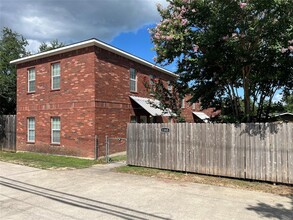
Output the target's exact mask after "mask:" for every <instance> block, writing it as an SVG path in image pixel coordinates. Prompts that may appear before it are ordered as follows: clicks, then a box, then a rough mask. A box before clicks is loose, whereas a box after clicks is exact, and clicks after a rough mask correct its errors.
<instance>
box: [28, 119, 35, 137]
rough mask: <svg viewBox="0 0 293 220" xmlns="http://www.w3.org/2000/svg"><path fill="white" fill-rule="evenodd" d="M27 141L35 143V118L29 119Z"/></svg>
mask: <svg viewBox="0 0 293 220" xmlns="http://www.w3.org/2000/svg"><path fill="white" fill-rule="evenodd" d="M27 141H28V142H35V118H33V117H30V118H27Z"/></svg>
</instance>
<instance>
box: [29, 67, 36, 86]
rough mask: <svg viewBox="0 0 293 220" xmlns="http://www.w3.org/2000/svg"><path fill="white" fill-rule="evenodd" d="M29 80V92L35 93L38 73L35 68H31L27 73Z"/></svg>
mask: <svg viewBox="0 0 293 220" xmlns="http://www.w3.org/2000/svg"><path fill="white" fill-rule="evenodd" d="M27 78H28V84H27V85H28V86H27V91H28V92H35V81H36V72H35V68H31V69H29V70H28V71H27Z"/></svg>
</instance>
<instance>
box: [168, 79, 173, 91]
mask: <svg viewBox="0 0 293 220" xmlns="http://www.w3.org/2000/svg"><path fill="white" fill-rule="evenodd" d="M172 90H173V86H172V83H171V81H168V91H169V92H172Z"/></svg>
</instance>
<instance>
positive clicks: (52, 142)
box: [51, 116, 61, 144]
mask: <svg viewBox="0 0 293 220" xmlns="http://www.w3.org/2000/svg"><path fill="white" fill-rule="evenodd" d="M56 118H57V119H59V129H55V128H53V120H54V119H56ZM54 131H59V136H60V140H59V142H54V141H53V140H54V137H53V134H54ZM60 141H61V119H60V117H58V116H54V117H51V144H60Z"/></svg>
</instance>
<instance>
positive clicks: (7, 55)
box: [0, 27, 28, 114]
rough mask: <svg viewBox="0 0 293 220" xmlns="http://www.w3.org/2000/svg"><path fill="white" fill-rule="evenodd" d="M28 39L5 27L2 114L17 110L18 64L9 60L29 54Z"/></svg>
mask: <svg viewBox="0 0 293 220" xmlns="http://www.w3.org/2000/svg"><path fill="white" fill-rule="evenodd" d="M27 45H28V43H27V41H26V39H24V37H23V36H22V35H20V34H18V33H16V32H13V31H12V30H11V29H9V28H7V27H4V28H3V29H2V32H1V39H0V114H15V111H16V66H15V65H11V64H10V63H9V62H10V61H11V60H15V59H18V58H21V57H24V56H26V55H28V53H27V52H26V49H25V47H26V46H27Z"/></svg>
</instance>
